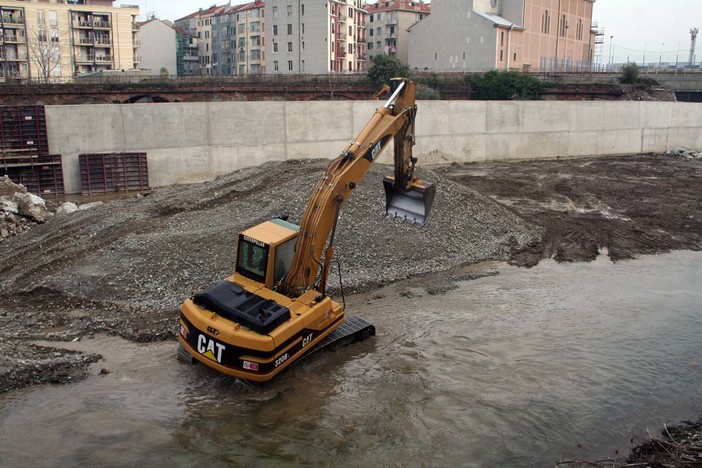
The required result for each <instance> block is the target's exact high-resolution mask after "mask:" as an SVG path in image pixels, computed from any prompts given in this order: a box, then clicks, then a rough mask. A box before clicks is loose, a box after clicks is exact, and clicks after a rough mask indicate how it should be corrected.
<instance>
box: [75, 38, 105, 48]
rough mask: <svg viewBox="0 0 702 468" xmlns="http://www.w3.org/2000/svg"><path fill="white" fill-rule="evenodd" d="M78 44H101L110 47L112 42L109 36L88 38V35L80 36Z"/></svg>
mask: <svg viewBox="0 0 702 468" xmlns="http://www.w3.org/2000/svg"><path fill="white" fill-rule="evenodd" d="M80 45H88V46H93V45H103V46H108V47H110V46H111V45H112V42H111V41H110V39H109V38H100V37H95V38H90V37H81V38H80Z"/></svg>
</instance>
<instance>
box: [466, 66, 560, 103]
mask: <svg viewBox="0 0 702 468" xmlns="http://www.w3.org/2000/svg"><path fill="white" fill-rule="evenodd" d="M466 82H467V83H468V84H469V85H470V87H471V90H472V94H473V99H479V100H495V101H505V100H511V99H532V100H533V99H541V97H542V95H543V92H544V88H546V83H544V82H543V81H541V80H539V79H538V78H534V77H533V76H529V75H523V74H522V73H519V72H516V71H501V70H492V71H489V72H487V73H485V74H483V75H469V76H467V77H466Z"/></svg>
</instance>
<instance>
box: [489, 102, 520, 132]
mask: <svg viewBox="0 0 702 468" xmlns="http://www.w3.org/2000/svg"><path fill="white" fill-rule="evenodd" d="M485 118H486V123H485V125H486V131H487V132H488V133H498V134H514V133H516V132H517V129H518V126H519V107H518V106H517V103H515V102H502V101H488V102H487V103H486V106H485Z"/></svg>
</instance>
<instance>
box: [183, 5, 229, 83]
mask: <svg viewBox="0 0 702 468" xmlns="http://www.w3.org/2000/svg"><path fill="white" fill-rule="evenodd" d="M225 8H226V7H225V6H212V7H210V8H208V9H206V10H203V9H202V8H201V9H200V10H199V11H197V12H195V13H192V14H190V15H188V16H184V17H183V18H180V19H177V20H176V21H174V23H173V24H174V25H175V26H176V27H180V28H183V29H184V30H185V31H186V32H188V33H189V34H192V35H194V36H195V37H196V38H197V46H198V52H197V55H198V57H199V59H200V74H202V75H210V74H212V17H213V16H215V15H219V14H221V13H222V12H223V11H224V10H225Z"/></svg>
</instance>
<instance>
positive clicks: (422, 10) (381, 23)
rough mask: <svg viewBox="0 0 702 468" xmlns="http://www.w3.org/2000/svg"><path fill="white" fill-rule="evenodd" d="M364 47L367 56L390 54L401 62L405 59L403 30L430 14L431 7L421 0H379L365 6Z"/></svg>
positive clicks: (407, 54)
mask: <svg viewBox="0 0 702 468" xmlns="http://www.w3.org/2000/svg"><path fill="white" fill-rule="evenodd" d="M364 9H365V10H366V50H367V51H368V58H369V59H371V58H373V56H375V55H392V56H395V57H397V58H399V59H400V60H402V62H404V63H407V61H408V60H409V44H408V38H407V36H408V32H407V30H408V29H409V28H410V27H411V26H412V25H414V24H415V23H417V22H418V21H421V20H423V19H424V18H426V17H427V16H429V14H430V13H431V6H430V4H428V3H424V2H423V1H421V0H387V1H383V0H380V1H379V2H377V3H373V4H370V5H365V6H364Z"/></svg>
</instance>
